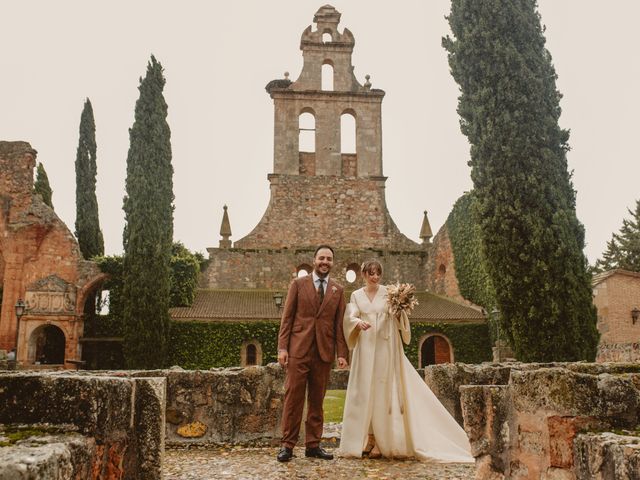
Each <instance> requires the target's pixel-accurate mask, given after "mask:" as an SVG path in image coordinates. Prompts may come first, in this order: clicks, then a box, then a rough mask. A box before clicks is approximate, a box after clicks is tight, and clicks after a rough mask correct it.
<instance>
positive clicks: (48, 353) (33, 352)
mask: <svg viewBox="0 0 640 480" xmlns="http://www.w3.org/2000/svg"><path fill="white" fill-rule="evenodd" d="M65 346H66V337H65V334H64V332H63V331H62V329H61V328H60V327H57V326H55V325H51V324H46V325H40V326H39V327H37V328H36V329H35V330H34V331H33V332H31V336H30V337H29V362H30V363H33V364H41V365H63V364H64V356H65Z"/></svg>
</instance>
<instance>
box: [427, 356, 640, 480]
mask: <svg viewBox="0 0 640 480" xmlns="http://www.w3.org/2000/svg"><path fill="white" fill-rule="evenodd" d="M426 370H427V371H428V373H427V374H426V375H425V376H426V378H427V383H430V384H432V385H433V384H435V389H437V390H438V393H437V395H438V396H439V397H440V398H441V401H442V400H443V403H444V404H445V406H447V404H449V408H451V405H452V404H455V402H456V397H457V396H458V395H460V397H459V398H460V403H461V409H462V416H463V419H464V427H465V430H466V432H467V435H468V436H469V439H470V442H471V448H472V454H473V455H474V457H476V478H478V479H506V478H508V479H513V480H520V479H529V478H547V479H575V478H624V477H608V476H602V477H598V476H595V475H594V476H592V477H577V476H576V475H577V469H578V467H577V465H578V464H579V463H580V462H581V461H578V460H577V459H576V452H577V451H578V450H575V449H576V448H577V447H576V445H577V443H576V438H577V436H578V434H579V433H580V432H582V431H583V430H593V431H611V430H613V429H630V430H634V429H635V428H637V425H638V423H639V421H640V409H639V407H640V366H639V365H637V364H633V363H629V364H597V363H595V364H594V363H556V364H546V365H543V364H517V363H514V364H508V365H491V364H485V365H477V366H469V365H447V366H433V367H428V368H427V369H426ZM507 373H508V376H507V378H506V381H504V380H505V376H506V375H507ZM487 381H491V382H494V385H484V384H483V383H484V382H487ZM503 381H504V382H503ZM465 383H466V384H465ZM458 387H459V390H458ZM447 398H448V400H447ZM634 461H635V460H634ZM590 468H591V467H590ZM625 468H626V467H625Z"/></svg>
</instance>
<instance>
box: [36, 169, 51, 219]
mask: <svg viewBox="0 0 640 480" xmlns="http://www.w3.org/2000/svg"><path fill="white" fill-rule="evenodd" d="M33 193H37V194H38V195H40V196H41V197H42V201H43V202H44V203H45V204H46V205H49V206H50V207H51V208H53V203H52V201H51V197H52V196H53V190H51V186H50V185H49V177H48V176H47V172H46V171H45V170H44V165H42V163H38V168H37V169H36V181H35V183H34V184H33Z"/></svg>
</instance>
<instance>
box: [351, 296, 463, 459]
mask: <svg viewBox="0 0 640 480" xmlns="http://www.w3.org/2000/svg"><path fill="white" fill-rule="evenodd" d="M386 295H387V289H386V287H384V286H383V285H380V287H379V288H378V292H377V294H376V296H375V298H374V299H373V301H371V300H369V298H368V297H367V294H366V293H365V291H364V289H363V288H361V289H359V290H356V291H355V292H353V293H352V294H351V300H350V302H349V304H348V305H347V309H346V312H345V316H344V325H343V327H344V335H345V337H346V340H347V345H348V346H349V350H353V352H352V356H351V371H350V373H349V384H348V387H347V394H346V400H345V406H344V415H343V420H342V436H341V439H340V453H341V455H343V456H348V457H360V456H361V455H362V451H363V449H364V447H365V445H366V443H367V436H368V434H369V433H373V434H374V435H375V438H376V443H377V445H378V448H379V449H380V451H381V452H382V455H384V456H385V457H387V458H393V457H416V458H418V459H421V460H437V461H445V462H473V457H472V456H471V453H470V451H471V447H470V445H469V440H468V438H467V436H466V434H465V432H464V430H463V429H462V428H461V427H460V426H459V425H458V423H457V422H456V421H455V419H454V418H453V417H452V416H451V415H450V414H449V412H448V411H447V410H446V409H445V408H444V406H443V405H442V404H441V403H440V401H439V400H438V399H437V398H436V396H435V395H434V394H433V392H431V390H430V389H429V387H428V386H427V384H426V383H424V381H423V379H422V378H420V375H418V372H416V370H415V369H414V368H413V365H411V363H410V362H409V360H408V359H407V357H406V356H405V354H404V349H403V347H402V341H404V343H407V344H408V343H409V341H410V340H411V330H410V325H409V319H408V318H407V315H406V314H404V313H403V314H402V315H401V317H400V319H396V318H394V317H393V316H391V315H390V314H389V311H388V304H387V301H386ZM360 320H364V321H367V322H369V323H370V324H371V328H369V329H368V330H361V329H360V328H358V327H357V324H358V322H359V321H360Z"/></svg>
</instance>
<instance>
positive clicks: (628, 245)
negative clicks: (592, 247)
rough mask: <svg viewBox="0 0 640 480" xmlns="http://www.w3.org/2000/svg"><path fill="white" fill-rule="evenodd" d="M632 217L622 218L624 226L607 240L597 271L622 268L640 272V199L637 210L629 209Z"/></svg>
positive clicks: (597, 263) (595, 268) (596, 265)
mask: <svg viewBox="0 0 640 480" xmlns="http://www.w3.org/2000/svg"><path fill="white" fill-rule="evenodd" d="M627 211H628V212H629V215H630V216H631V217H630V218H625V219H624V220H622V227H620V231H619V232H618V233H614V234H613V235H612V237H611V240H610V241H608V242H607V249H606V250H605V252H604V253H603V254H602V258H601V259H599V260H598V261H597V262H596V264H595V267H594V270H595V271H596V272H603V271H605V270H611V269H614V268H622V269H624V270H631V271H633V272H640V200H637V201H636V208H635V210H631V209H627Z"/></svg>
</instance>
